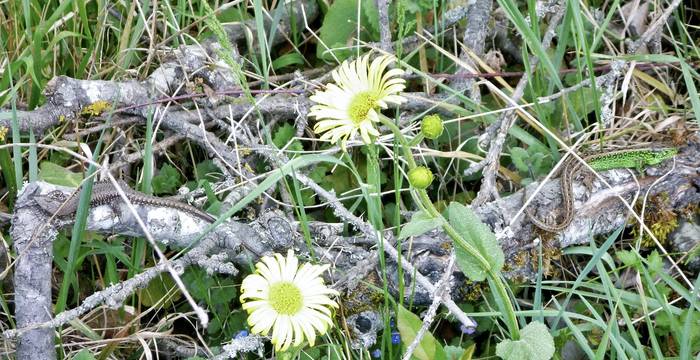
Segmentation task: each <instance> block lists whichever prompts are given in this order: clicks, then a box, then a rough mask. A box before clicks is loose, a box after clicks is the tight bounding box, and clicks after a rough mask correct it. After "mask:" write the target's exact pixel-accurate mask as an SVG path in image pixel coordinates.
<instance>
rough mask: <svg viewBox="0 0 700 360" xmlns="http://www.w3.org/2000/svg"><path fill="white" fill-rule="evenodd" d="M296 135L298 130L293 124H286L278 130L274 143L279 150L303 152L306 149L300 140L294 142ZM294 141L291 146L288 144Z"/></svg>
mask: <svg viewBox="0 0 700 360" xmlns="http://www.w3.org/2000/svg"><path fill="white" fill-rule="evenodd" d="M295 133H296V128H295V127H294V126H292V125H291V124H284V125H282V126H280V127H279V128H277V131H275V135H274V136H273V137H272V143H273V144H275V146H276V147H277V148H278V149H281V148H285V150H287V151H302V150H304V147H303V146H302V145H301V142H299V140H294V134H295ZM290 141H292V143H291V144H288V143H289V142H290ZM289 156H290V157H291V156H294V154H289Z"/></svg>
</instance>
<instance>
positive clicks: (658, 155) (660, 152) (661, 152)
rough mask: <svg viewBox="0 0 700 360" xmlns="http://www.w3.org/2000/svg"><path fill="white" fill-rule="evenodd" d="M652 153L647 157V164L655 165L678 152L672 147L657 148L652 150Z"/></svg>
mask: <svg viewBox="0 0 700 360" xmlns="http://www.w3.org/2000/svg"><path fill="white" fill-rule="evenodd" d="M652 152H653V154H652V155H651V156H650V157H649V158H648V160H647V161H648V165H656V164H660V163H662V162H663V161H664V160H668V159H670V158H672V157H674V156H676V154H678V149H676V148H673V147H666V148H658V149H653V150H652Z"/></svg>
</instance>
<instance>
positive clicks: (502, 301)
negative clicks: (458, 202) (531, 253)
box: [380, 115, 520, 340]
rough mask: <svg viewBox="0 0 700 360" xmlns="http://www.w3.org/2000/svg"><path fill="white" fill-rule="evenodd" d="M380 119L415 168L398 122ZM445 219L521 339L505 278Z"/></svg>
mask: <svg viewBox="0 0 700 360" xmlns="http://www.w3.org/2000/svg"><path fill="white" fill-rule="evenodd" d="M380 121H381V123H382V124H383V125H385V126H386V127H388V128H389V129H390V130H391V131H392V132H393V133H394V136H395V137H396V139H397V140H398V142H399V144H400V145H401V150H402V153H403V156H404V159H405V160H406V162H407V163H408V167H409V169H413V168H415V167H416V166H417V165H416V160H415V159H414V158H413V154H412V153H411V148H410V146H409V143H408V141H407V140H406V138H405V137H404V135H403V133H401V130H400V129H399V127H398V126H396V124H394V122H393V121H392V120H391V119H389V118H387V117H385V116H383V115H380ZM414 141H415V140H414ZM412 190H413V192H414V193H415V194H416V196H414V199H417V200H418V202H419V205H421V206H420V207H421V208H423V209H424V210H425V211H426V213H427V214H428V215H429V216H431V217H433V218H438V217H443V216H442V214H440V212H439V211H438V210H437V209H436V208H435V205H433V202H432V200H430V197H429V196H428V193H427V192H426V191H425V190H424V189H412ZM443 220H445V221H444V222H443V224H444V225H443V226H442V228H443V230H444V231H445V233H446V234H447V235H448V236H449V237H450V238H451V239H452V240H453V241H454V242H455V243H456V245H457V246H459V247H461V248H462V249H464V250H465V251H466V252H468V253H469V254H470V255H472V256H473V257H474V258H475V259H476V260H477V261H478V262H479V266H481V267H482V268H483V269H484V271H485V272H486V277H487V278H488V279H489V284H490V286H491V288H492V289H493V291H494V292H495V295H496V300H497V303H498V305H499V307H500V310H501V313H502V314H503V317H504V319H503V320H504V322H505V323H506V326H507V327H508V331H509V332H510V337H511V339H513V340H519V339H520V330H519V328H518V322H517V319H516V317H515V309H514V308H513V303H512V302H511V300H510V295H509V294H508V291H507V290H506V286H505V283H504V281H503V279H502V278H501V277H500V276H499V273H498V272H494V271H493V269H491V266H490V264H489V262H488V260H486V258H484V256H483V255H482V254H481V253H480V252H479V250H478V249H476V248H474V246H472V245H471V244H470V243H469V242H467V241H466V240H464V238H463V237H462V236H461V235H460V234H459V233H458V232H457V230H455V229H454V228H453V227H452V225H450V224H449V222H448V221H447V220H446V219H443ZM499 270H500V269H499Z"/></svg>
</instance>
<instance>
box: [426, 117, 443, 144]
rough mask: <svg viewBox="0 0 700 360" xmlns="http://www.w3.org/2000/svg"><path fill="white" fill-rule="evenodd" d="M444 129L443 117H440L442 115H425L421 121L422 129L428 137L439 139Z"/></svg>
mask: <svg viewBox="0 0 700 360" xmlns="http://www.w3.org/2000/svg"><path fill="white" fill-rule="evenodd" d="M443 129H444V127H443V126H442V119H440V115H437V114H432V115H427V116H425V117H424V118H423V121H421V123H420V131H421V132H422V133H423V136H425V138H426V139H431V140H434V139H437V138H438V137H439V136H440V135H442V130H443Z"/></svg>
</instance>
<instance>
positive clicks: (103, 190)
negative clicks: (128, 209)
mask: <svg viewBox="0 0 700 360" xmlns="http://www.w3.org/2000/svg"><path fill="white" fill-rule="evenodd" d="M117 182H118V183H119V186H120V188H121V189H122V191H124V194H125V195H126V197H127V198H128V199H129V201H131V202H132V203H133V204H138V205H150V206H157V207H165V208H172V209H176V210H179V211H182V212H184V213H186V214H189V215H192V216H194V217H196V218H199V219H202V220H204V221H206V222H208V223H213V222H215V221H216V218H215V217H213V216H212V215H210V214H208V213H206V212H204V211H202V210H200V209H197V208H196V207H194V206H191V205H188V204H185V203H182V202H179V201H175V200H170V199H165V198H159V197H155V196H150V195H146V194H144V193H140V192H138V191H135V190H132V189H131V188H129V186H128V185H127V184H126V183H125V182H123V181H121V180H117ZM79 194H80V189H76V191H74V192H73V194H70V195H68V194H66V193H65V192H63V191H61V190H53V191H51V192H49V193H48V194H45V195H37V196H36V197H35V201H36V203H37V204H38V205H39V207H41V208H42V209H43V210H44V211H46V212H48V213H50V214H55V215H56V216H57V217H59V218H67V217H68V218H70V217H72V216H74V215H75V213H76V211H77V210H78V202H79V200H80V196H79ZM121 201H122V198H121V196H120V195H119V192H117V190H116V189H115V188H114V185H113V184H112V182H111V181H109V180H107V181H97V182H95V183H94V185H93V187H92V195H91V196H90V208H94V207H97V206H100V205H109V204H112V203H117V202H121Z"/></svg>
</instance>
